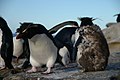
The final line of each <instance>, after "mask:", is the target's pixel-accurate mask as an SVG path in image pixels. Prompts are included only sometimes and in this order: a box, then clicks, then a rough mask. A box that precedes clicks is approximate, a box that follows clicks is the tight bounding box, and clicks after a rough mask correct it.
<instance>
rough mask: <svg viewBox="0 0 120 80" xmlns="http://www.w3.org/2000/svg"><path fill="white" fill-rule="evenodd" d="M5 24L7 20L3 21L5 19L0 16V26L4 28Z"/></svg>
mask: <svg viewBox="0 0 120 80" xmlns="http://www.w3.org/2000/svg"><path fill="white" fill-rule="evenodd" d="M6 25H7V22H6V21H5V19H3V18H2V17H0V28H1V29H3V28H5V26H6Z"/></svg>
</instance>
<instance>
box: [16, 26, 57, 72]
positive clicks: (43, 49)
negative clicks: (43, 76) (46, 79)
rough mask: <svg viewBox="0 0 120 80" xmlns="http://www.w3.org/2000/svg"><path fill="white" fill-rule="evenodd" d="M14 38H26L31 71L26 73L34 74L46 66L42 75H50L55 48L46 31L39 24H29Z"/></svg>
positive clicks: (54, 58)
mask: <svg viewBox="0 0 120 80" xmlns="http://www.w3.org/2000/svg"><path fill="white" fill-rule="evenodd" d="M16 38H17V39H20V38H28V41H29V45H30V46H29V47H30V63H31V65H32V69H31V70H29V71H27V72H36V71H37V67H40V66H42V65H46V66H47V70H46V71H45V72H43V73H50V72H51V68H52V67H53V65H54V63H55V61H56V58H57V47H56V45H55V42H54V39H53V37H52V35H51V34H49V33H48V31H47V29H46V28H45V27H44V26H43V25H41V24H30V25H28V26H27V28H25V29H24V30H22V31H21V32H20V33H19V34H18V36H17V37H16Z"/></svg>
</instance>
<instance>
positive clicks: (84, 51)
mask: <svg viewBox="0 0 120 80" xmlns="http://www.w3.org/2000/svg"><path fill="white" fill-rule="evenodd" d="M91 21H92V20H91ZM81 23H82V22H81ZM83 23H85V22H83ZM86 23H87V22H86ZM86 23H85V25H82V26H81V27H80V28H78V29H77V30H76V35H77V36H78V37H76V38H77V40H76V42H75V47H76V48H77V63H78V64H79V65H81V66H82V69H83V72H86V71H101V70H104V69H105V68H106V66H107V63H108V58H109V48H108V44H107V41H106V39H105V37H104V35H103V33H102V31H101V29H100V27H99V26H97V25H94V24H93V25H90V24H88V25H86Z"/></svg>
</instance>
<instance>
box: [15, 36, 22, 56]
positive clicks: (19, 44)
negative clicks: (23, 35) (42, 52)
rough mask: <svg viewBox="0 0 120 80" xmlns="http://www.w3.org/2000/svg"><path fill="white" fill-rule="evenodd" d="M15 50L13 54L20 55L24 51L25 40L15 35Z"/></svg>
mask: <svg viewBox="0 0 120 80" xmlns="http://www.w3.org/2000/svg"><path fill="white" fill-rule="evenodd" d="M13 43H14V51H13V56H16V57H19V56H20V55H21V54H22V52H23V40H22V39H16V37H13Z"/></svg>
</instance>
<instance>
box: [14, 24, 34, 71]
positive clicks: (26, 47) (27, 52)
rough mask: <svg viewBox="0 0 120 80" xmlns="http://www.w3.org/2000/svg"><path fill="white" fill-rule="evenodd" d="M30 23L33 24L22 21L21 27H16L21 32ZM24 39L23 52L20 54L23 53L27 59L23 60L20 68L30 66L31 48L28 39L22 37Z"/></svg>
mask: <svg viewBox="0 0 120 80" xmlns="http://www.w3.org/2000/svg"><path fill="white" fill-rule="evenodd" d="M29 24H32V23H20V25H21V26H20V28H17V29H16V32H17V33H20V32H21V31H22V30H24V29H25V28H26V27H27V26H28V25H29ZM22 40H23V44H22V45H23V52H22V54H19V55H22V56H23V57H25V61H24V62H23V64H22V65H20V66H19V68H22V69H26V68H27V67H29V66H30V49H29V43H28V39H27V38H22Z"/></svg>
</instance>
